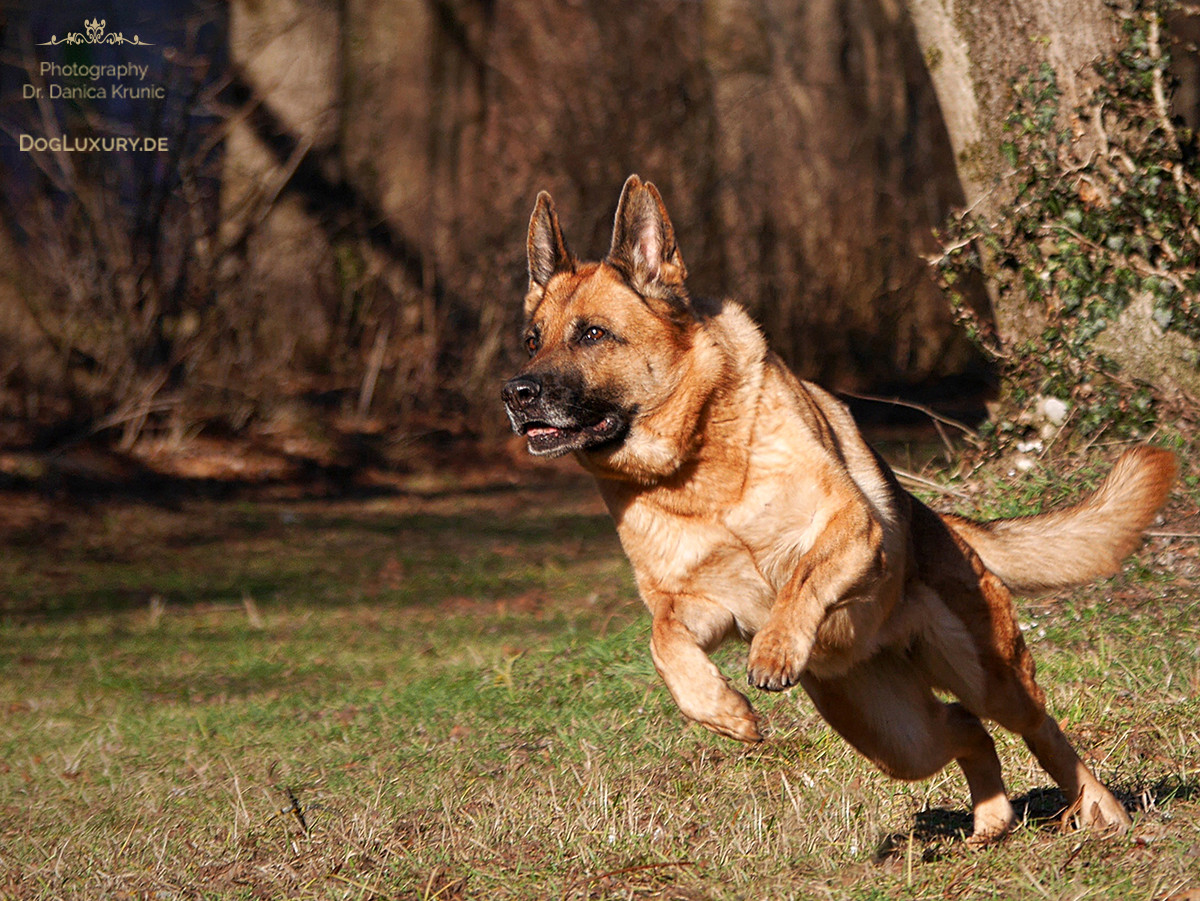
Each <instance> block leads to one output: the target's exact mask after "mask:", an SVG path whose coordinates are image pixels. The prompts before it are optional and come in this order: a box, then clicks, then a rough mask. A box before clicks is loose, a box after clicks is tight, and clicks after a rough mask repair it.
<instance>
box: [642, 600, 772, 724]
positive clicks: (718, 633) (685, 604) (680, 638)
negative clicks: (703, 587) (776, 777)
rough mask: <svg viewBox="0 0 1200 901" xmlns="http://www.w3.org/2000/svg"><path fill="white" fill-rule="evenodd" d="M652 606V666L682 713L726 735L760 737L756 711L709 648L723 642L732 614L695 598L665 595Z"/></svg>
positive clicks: (731, 623)
mask: <svg viewBox="0 0 1200 901" xmlns="http://www.w3.org/2000/svg"><path fill="white" fill-rule="evenodd" d="M651 609H652V611H653V614H654V622H653V631H652V634H651V638H650V654H651V656H652V657H653V658H654V668H655V669H657V670H658V674H659V675H660V676H662V679H663V681H664V682H665V683H666V684H667V689H668V690H669V691H670V692H671V697H672V698H674V699H675V703H676V705H677V706H678V707H679V709H680V710H681V711H682V712H683V714H684V716H686V717H688V718H689V719H692V720H695V721H696V722H697V723H699V724H700V725H702V726H704V727H705V728H707V729H711V730H712V731H713V732H717V733H719V734H721V735H724V736H727V737H728V738H735V739H737V740H738V741H745V742H756V741H761V740H762V730H761V728H760V726H761V721H760V719H759V717H758V714H756V713H755V712H754V709H753V708H752V707H751V706H750V702H749V701H747V700H746V697H745V696H744V695H743V694H741V693H740V692H738V691H737V690H735V689H734V688H733V686H732V685H731V684H730V683H729V680H728V679H727V678H725V676H724V675H723V674H722V673H721V671H720V670H719V669H717V666H716V664H714V663H713V662H712V661H711V660H710V659H709V658H708V653H707V650H706V649H711V648H713V647H715V646H716V645H717V644H719V643H720V641H721V639H722V638H723V637H724V636H725V634H726V632H728V630H729V628H730V627H731V626H732V625H733V617H732V616H731V615H730V614H729V613H728V612H726V611H724V610H722V609H721V608H719V607H717V605H715V604H710V603H708V602H705V601H700V600H697V599H692V598H661V599H658V602H657V603H656V604H654V605H653V606H652V607H651Z"/></svg>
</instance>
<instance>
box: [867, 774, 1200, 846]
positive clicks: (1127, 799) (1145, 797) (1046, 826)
mask: <svg viewBox="0 0 1200 901" xmlns="http://www.w3.org/2000/svg"><path fill="white" fill-rule="evenodd" d="M1112 790H1113V794H1114V795H1116V797H1117V799H1118V800H1119V801H1120V802H1121V803H1122V804H1123V805H1124V807H1125V809H1126V810H1127V811H1129V812H1130V813H1134V814H1136V813H1139V812H1143V811H1146V810H1149V809H1152V808H1155V807H1157V806H1158V805H1160V804H1169V803H1171V802H1176V801H1191V800H1194V799H1196V798H1197V797H1200V782H1195V781H1188V780H1186V779H1183V778H1181V777H1179V776H1176V775H1172V776H1164V777H1163V778H1161V779H1159V780H1158V781H1156V782H1154V783H1152V784H1149V785H1141V786H1130V785H1124V786H1114V787H1112ZM1012 805H1013V812H1014V813H1015V814H1016V817H1017V822H1018V823H1023V824H1024V825H1025V828H1028V829H1034V830H1036V831H1039V832H1061V831H1065V830H1069V829H1071V828H1073V827H1072V826H1070V825H1069V824H1065V823H1064V814H1065V813H1066V811H1067V801H1066V798H1065V797H1064V796H1063V793H1062V792H1061V791H1060V790H1059V789H1057V788H1035V789H1033V790H1032V791H1029V792H1026V793H1025V794H1023V795H1018V796H1017V797H1015V798H1013V799H1012ZM972 828H973V823H972V818H971V812H970V811H969V810H966V809H955V810H952V809H949V808H945V807H935V808H931V809H929V810H922V811H920V812H918V813H917V815H916V823H915V825H914V827H913V830H912V832H911V833H908V832H893V833H890V834H888V835H885V836H884V837H883V838H882V839H881V840H880V842H879V847H878V848H876V850H875V862H876V863H882V862H883V861H885V860H888V859H890V858H893V857H903V856H904V855H906V854H908V853H909V843H910V841H912V842H917V843H919V844H920V845H922V846H924V847H921V848H920V855H921V857H920V859H921V860H922V861H923V862H925V863H929V862H931V861H935V860H939V859H941V858H942V857H945V856H946V852H945V848H944V845H945V843H946V842H965V841H966V839H967V837H968V836H970V834H971V831H972Z"/></svg>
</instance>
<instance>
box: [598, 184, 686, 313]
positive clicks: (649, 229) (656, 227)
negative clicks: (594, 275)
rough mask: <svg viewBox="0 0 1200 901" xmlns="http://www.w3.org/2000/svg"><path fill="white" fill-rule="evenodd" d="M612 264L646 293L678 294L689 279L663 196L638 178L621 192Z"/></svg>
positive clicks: (610, 249)
mask: <svg viewBox="0 0 1200 901" xmlns="http://www.w3.org/2000/svg"><path fill="white" fill-rule="evenodd" d="M608 262H609V263H610V264H611V265H612V266H614V267H616V268H617V269H619V270H620V271H621V272H622V273H624V275H625V277H626V278H628V279H629V281H630V283H632V284H633V286H634V287H635V288H637V289H638V290H639V291H642V292H643V293H646V294H651V295H676V294H678V293H679V292H680V291H682V289H683V283H684V280H685V279H686V278H687V269H686V267H685V266H684V265H683V256H682V255H681V254H680V253H679V247H678V246H677V245H676V244H675V229H674V227H672V225H671V220H670V218H669V217H668V216H667V208H666V206H665V205H664V204H663V200H662V195H661V194H659V193H658V188H656V187H654V185H652V184H650V182H643V181H642V180H641V179H640V178H638V177H637V176H636V175H631V176H629V179H628V180H627V181H626V182H625V187H624V189H622V191H621V200H620V202H619V203H618V204H617V217H616V221H614V222H613V236H612V246H611V247H610V248H609V250H608Z"/></svg>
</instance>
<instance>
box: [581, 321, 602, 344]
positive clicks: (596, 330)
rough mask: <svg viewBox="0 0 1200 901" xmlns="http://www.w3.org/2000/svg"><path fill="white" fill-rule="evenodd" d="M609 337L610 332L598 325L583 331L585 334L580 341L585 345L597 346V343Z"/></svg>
mask: <svg viewBox="0 0 1200 901" xmlns="http://www.w3.org/2000/svg"><path fill="white" fill-rule="evenodd" d="M607 336H608V332H606V331H605V330H604V329H602V328H600V326H598V325H589V326H588V327H587V328H586V329H584V330H583V334H582V335H580V336H579V340H580V341H581V342H582V343H584V344H595V343H596V342H597V341H600V340H601V339H603V338H605V337H607Z"/></svg>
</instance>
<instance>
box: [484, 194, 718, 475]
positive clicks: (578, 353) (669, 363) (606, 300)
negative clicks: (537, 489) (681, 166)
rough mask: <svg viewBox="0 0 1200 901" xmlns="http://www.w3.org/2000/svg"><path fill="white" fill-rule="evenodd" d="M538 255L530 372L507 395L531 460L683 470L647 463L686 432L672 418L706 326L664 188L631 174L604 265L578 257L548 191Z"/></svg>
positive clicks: (529, 309) (532, 234) (532, 251)
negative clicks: (574, 457) (665, 440)
mask: <svg viewBox="0 0 1200 901" xmlns="http://www.w3.org/2000/svg"><path fill="white" fill-rule="evenodd" d="M528 251H529V293H528V294H527V295H526V297H525V314H526V323H525V335H524V340H525V349H526V351H527V352H528V353H529V362H528V363H526V364H525V366H524V367H522V369H521V371H520V372H519V373H518V374H517V375H516V376H515V377H514V378H512V379H510V380H509V381H508V382H507V383H506V384H505V386H504V390H503V397H504V403H505V406H506V407H507V410H508V416H509V419H510V421H511V422H512V427H513V429H514V430H515V431H516V432H517V433H519V434H521V435H524V436H525V437H526V439H527V440H528V444H529V450H530V452H531V453H534V454H538V455H541V456H558V455H560V454H565V453H568V452H571V451H575V452H577V453H579V455H580V457H581V459H582V460H583V462H584V463H585V465H588V466H589V468H593V469H597V470H609V471H612V472H613V473H614V474H626V475H634V476H636V475H637V474H638V472H640V471H641V470H646V469H647V466H648V465H649V468H650V470H654V471H660V472H659V474H661V470H663V469H664V467H665V469H666V470H667V471H669V470H671V469H673V468H675V467H677V466H678V465H679V462H678V460H671V461H649V462H648V461H647V459H645V458H646V456H647V452H648V450H649V448H650V445H652V444H654V439H655V438H659V439H661V437H662V435H661V433H662V432H663V431H664V430H665V431H672V430H674V429H675V428H676V427H677V426H679V425H680V424H679V423H676V422H674V421H673V419H672V418H671V417H670V416H668V417H667V418H666V419H665V420H664V418H663V413H669V412H670V410H668V407H670V406H671V405H670V404H669V403H668V402H669V401H670V400H671V398H672V397H673V396H675V395H676V394H677V392H678V391H679V390H680V386H681V383H682V382H683V381H684V380H685V379H687V378H689V377H693V378H694V374H690V373H689V371H688V370H689V367H688V365H687V359H688V357H689V354H691V353H692V351H693V348H694V345H695V343H696V332H697V325H698V321H699V317H698V316H697V314H696V312H695V310H694V308H693V304H692V301H691V299H690V298H689V296H688V293H687V289H686V287H685V284H684V280H685V278H686V276H687V271H686V269H685V268H684V264H683V258H682V256H681V255H680V253H679V248H678V247H677V246H676V243H675V231H674V229H673V227H672V226H671V220H670V219H669V218H668V216H667V211H666V208H665V207H664V205H663V201H662V197H661V196H660V195H659V193H658V190H657V189H656V188H655V187H654V186H653V185H652V184H649V183H647V182H642V181H641V180H640V179H639V178H638V177H637V176H636V175H634V176H630V178H629V180H628V181H627V182H626V183H625V188H624V190H623V191H622V193H621V200H620V203H619V204H618V205H617V215H616V221H615V223H614V226H613V236H612V245H611V247H610V249H609V252H608V255H607V256H606V257H605V258H604V260H602V261H601V262H599V263H581V262H579V261H577V260H576V259H575V258H574V257H573V256H572V255H571V253H570V251H569V250H568V249H567V245H566V241H565V240H564V239H563V234H562V229H561V228H560V227H559V223H558V216H557V215H556V213H555V211H554V201H553V200H552V199H551V198H550V195H549V194H547V193H545V192H542V193H541V194H539V195H538V199H537V205H536V206H535V207H534V210H533V216H532V218H531V219H530V222H529V240H528ZM660 443H661V442H660ZM672 444H674V442H672ZM662 453H663V452H662V450H661V448H660V450H659V451H658V454H659V456H661V455H662ZM671 454H673V455H674V456H678V448H674V449H673V450H672V451H671ZM651 474H653V473H651Z"/></svg>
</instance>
